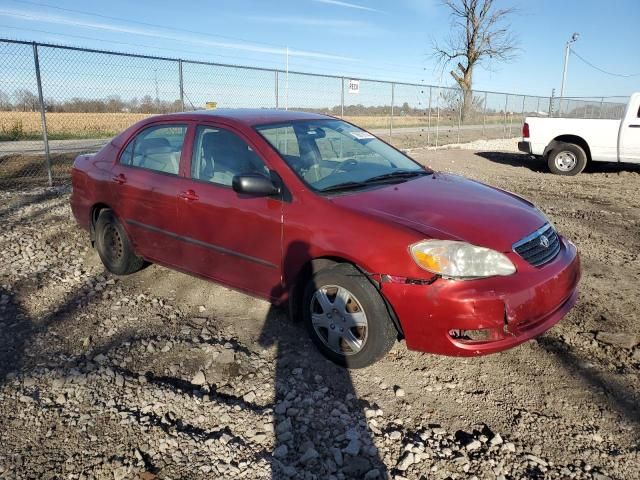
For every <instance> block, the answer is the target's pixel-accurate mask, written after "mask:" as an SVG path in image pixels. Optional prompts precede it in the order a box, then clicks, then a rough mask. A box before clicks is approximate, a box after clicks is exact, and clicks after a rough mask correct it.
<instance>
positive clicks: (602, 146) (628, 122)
mask: <svg viewBox="0 0 640 480" xmlns="http://www.w3.org/2000/svg"><path fill="white" fill-rule="evenodd" d="M522 137H523V138H522V142H518V150H520V151H521V152H525V153H529V154H531V155H535V156H538V157H542V158H544V159H545V160H546V161H547V164H548V165H549V169H550V170H551V171H552V172H553V173H556V174H558V175H577V174H579V173H580V172H582V170H584V167H586V165H587V163H588V162H626V163H640V93H634V94H633V95H631V98H630V99H629V103H628V104H627V108H626V109H625V112H624V116H623V117H622V120H601V119H588V118H584V119H583V118H537V117H527V118H525V123H524V125H523V126H522Z"/></svg>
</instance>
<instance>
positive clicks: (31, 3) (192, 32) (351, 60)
mask: <svg viewBox="0 0 640 480" xmlns="http://www.w3.org/2000/svg"><path fill="white" fill-rule="evenodd" d="M12 1H13V2H16V3H23V4H26V5H33V6H37V7H45V8H51V9H55V10H60V11H64V12H70V13H80V14H82V15H87V16H91V17H98V18H104V19H107V20H115V21H119V22H125V23H133V24H137V25H143V26H146V27H153V28H159V29H164V30H173V31H176V32H184V33H191V34H196V35H203V36H205V37H212V38H221V39H225V40H233V41H236V42H243V43H245V44H249V45H250V44H254V45H264V46H268V47H272V48H278V49H282V53H281V54H283V53H284V48H285V47H283V46H282V45H277V44H273V43H267V42H260V41H253V40H246V39H243V38H239V37H231V36H227V35H217V34H212V33H209V32H203V31H199V30H190V29H185V28H178V27H172V26H169V25H160V24H155V23H149V22H142V21H139V20H131V19H127V18H122V17H113V16H110V15H103V14H99V13H92V12H88V11H86V10H77V9H73V8H65V7H59V6H57V5H51V4H47V3H39V2H32V1H29V0H12ZM304 51H305V52H309V53H311V54H318V55H334V54H332V53H327V52H320V51H315V50H307V49H304ZM292 56H294V57H295V50H293V54H292ZM306 60H314V61H323V60H330V61H331V62H347V63H353V62H354V60H353V59H344V60H341V59H338V58H334V59H320V58H318V59H315V58H307V59H306ZM378 63H379V64H386V65H389V66H391V67H395V68H397V67H409V68H410V69H413V68H416V67H415V65H409V64H401V63H393V62H385V61H378ZM418 68H419V67H418Z"/></svg>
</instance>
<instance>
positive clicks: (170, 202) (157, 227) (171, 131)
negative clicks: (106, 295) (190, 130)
mask: <svg viewBox="0 0 640 480" xmlns="http://www.w3.org/2000/svg"><path fill="white" fill-rule="evenodd" d="M186 132H187V125H174V124H160V125H152V126H149V127H147V128H145V129H144V130H142V131H141V132H140V133H138V134H137V135H136V136H135V137H134V138H133V139H132V140H131V141H130V142H129V144H128V145H127V147H126V148H125V149H124V150H123V151H122V154H121V155H120V158H119V159H118V161H117V162H116V163H115V165H114V167H113V170H112V172H113V173H112V175H113V176H112V188H113V190H114V193H115V195H114V198H116V202H117V203H116V205H115V206H114V208H115V210H116V214H117V215H118V217H119V218H120V221H121V222H123V224H124V227H125V229H126V230H127V231H128V233H129V236H130V238H131V240H132V242H133V244H134V248H135V250H136V252H137V253H138V254H139V255H142V256H143V257H145V258H148V259H150V260H155V261H158V262H161V263H166V264H170V265H175V264H176V262H175V258H176V256H177V252H179V250H180V248H181V247H182V245H181V243H180V242H179V241H178V240H177V238H176V236H177V233H178V232H177V219H178V211H177V208H178V193H179V191H180V188H181V186H182V183H181V180H180V176H179V171H180V168H179V167H180V161H181V156H182V147H183V143H184V139H185V135H186Z"/></svg>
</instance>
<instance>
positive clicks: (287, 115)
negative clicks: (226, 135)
mask: <svg viewBox="0 0 640 480" xmlns="http://www.w3.org/2000/svg"><path fill="white" fill-rule="evenodd" d="M160 117H162V119H163V120H164V119H167V120H170V119H184V120H187V119H188V120H212V119H220V120H230V121H233V122H237V123H242V124H245V125H250V126H253V125H261V124H268V123H280V122H288V121H292V120H327V119H333V118H334V117H331V116H328V115H321V114H319V113H310V112H299V111H294V110H277V109H272V108H217V109H214V110H195V111H193V112H182V113H170V114H167V115H161V116H160ZM155 119H159V117H155Z"/></svg>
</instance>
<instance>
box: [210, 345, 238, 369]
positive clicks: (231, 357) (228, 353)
mask: <svg viewBox="0 0 640 480" xmlns="http://www.w3.org/2000/svg"><path fill="white" fill-rule="evenodd" d="M235 361H236V357H235V352H234V351H233V350H231V349H224V350H222V351H221V352H220V355H218V356H217V357H216V358H215V360H214V362H215V363H217V364H219V365H229V364H230V363H233V362H235Z"/></svg>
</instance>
